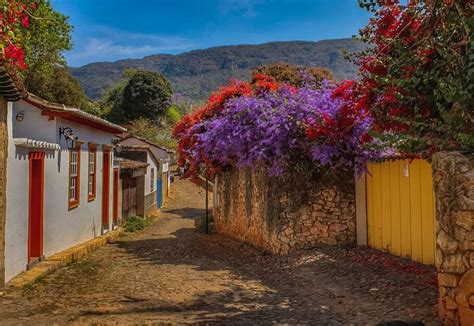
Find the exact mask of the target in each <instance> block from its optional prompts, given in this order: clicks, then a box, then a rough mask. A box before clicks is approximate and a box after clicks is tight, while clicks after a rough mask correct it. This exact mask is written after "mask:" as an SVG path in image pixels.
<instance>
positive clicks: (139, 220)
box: [125, 216, 151, 232]
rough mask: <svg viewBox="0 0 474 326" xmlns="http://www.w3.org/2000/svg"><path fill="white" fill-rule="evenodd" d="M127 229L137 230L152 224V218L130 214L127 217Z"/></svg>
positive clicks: (130, 230)
mask: <svg viewBox="0 0 474 326" xmlns="http://www.w3.org/2000/svg"><path fill="white" fill-rule="evenodd" d="M125 222H126V223H125V231H127V232H137V231H141V230H143V229H144V228H145V227H147V226H148V225H150V223H151V220H150V219H147V218H143V217H139V216H129V217H127V218H126V219H125Z"/></svg>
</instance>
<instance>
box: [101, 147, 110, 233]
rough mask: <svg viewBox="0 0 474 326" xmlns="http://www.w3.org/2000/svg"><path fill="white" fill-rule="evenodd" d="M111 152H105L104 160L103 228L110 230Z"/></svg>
mask: <svg viewBox="0 0 474 326" xmlns="http://www.w3.org/2000/svg"><path fill="white" fill-rule="evenodd" d="M109 198H110V152H108V151H104V154H103V158H102V226H103V227H104V229H108V228H109V212H110V210H109V206H110V205H109V202H110V199H109Z"/></svg>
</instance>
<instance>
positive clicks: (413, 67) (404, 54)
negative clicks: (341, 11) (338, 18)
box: [351, 0, 474, 156]
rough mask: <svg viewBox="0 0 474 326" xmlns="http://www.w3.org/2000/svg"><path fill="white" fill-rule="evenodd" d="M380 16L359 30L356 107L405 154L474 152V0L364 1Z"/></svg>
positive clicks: (354, 101) (354, 89)
mask: <svg viewBox="0 0 474 326" xmlns="http://www.w3.org/2000/svg"><path fill="white" fill-rule="evenodd" d="M359 2H360V4H361V6H364V7H366V8H368V9H369V10H371V11H372V12H373V13H374V17H373V18H372V19H371V21H370V23H369V24H368V26H367V27H366V28H364V29H363V30H362V31H361V38H362V40H364V41H366V42H367V43H369V44H370V45H371V46H370V47H369V49H368V50H367V51H365V52H363V53H362V54H361V55H360V56H359V57H358V59H357V63H358V64H359V65H360V74H361V80H360V82H359V83H357V84H355V83H354V84H353V85H351V87H352V88H353V92H352V95H351V96H352V102H351V103H352V105H353V106H359V107H369V108H370V109H371V114H372V115H373V117H374V119H375V128H376V129H377V130H379V131H380V132H384V133H386V134H387V133H388V134H389V135H391V142H392V143H393V144H396V145H397V146H398V147H399V149H400V150H402V151H403V152H405V153H408V154H410V153H422V154H424V155H426V156H429V155H430V153H432V152H434V151H438V150H453V149H461V150H472V149H473V147H474V127H473V126H474V116H473V112H474V108H473V106H474V39H473V37H472V35H473V34H474V12H473V11H474V1H473V0H449V1H448V0H445V1H428V0H425V1H423V0H416V1H415V0H410V1H408V4H407V5H406V6H405V5H402V4H400V3H399V1H398V0H359Z"/></svg>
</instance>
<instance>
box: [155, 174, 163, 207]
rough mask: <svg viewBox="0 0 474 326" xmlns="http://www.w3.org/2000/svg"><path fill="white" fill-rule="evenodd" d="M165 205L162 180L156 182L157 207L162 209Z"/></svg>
mask: <svg viewBox="0 0 474 326" xmlns="http://www.w3.org/2000/svg"><path fill="white" fill-rule="evenodd" d="M162 205H163V182H162V180H161V178H158V180H157V181H156V206H157V207H158V208H160V207H161V206H162Z"/></svg>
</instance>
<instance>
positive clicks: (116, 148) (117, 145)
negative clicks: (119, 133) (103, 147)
mask: <svg viewBox="0 0 474 326" xmlns="http://www.w3.org/2000/svg"><path fill="white" fill-rule="evenodd" d="M112 145H114V152H115V153H120V152H122V149H123V148H122V144H120V139H118V138H114V139H112Z"/></svg>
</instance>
